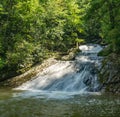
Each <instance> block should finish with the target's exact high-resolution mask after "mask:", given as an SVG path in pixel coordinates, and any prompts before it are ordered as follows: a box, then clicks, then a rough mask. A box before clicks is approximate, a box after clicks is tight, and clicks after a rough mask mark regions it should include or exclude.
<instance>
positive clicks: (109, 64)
mask: <svg viewBox="0 0 120 117" xmlns="http://www.w3.org/2000/svg"><path fill="white" fill-rule="evenodd" d="M99 79H100V82H101V83H102V84H103V86H102V87H103V88H104V89H105V91H107V92H112V93H119V94H120V55H116V54H111V55H109V56H108V57H107V58H106V59H105V60H104V61H103V66H102V68H101V70H100V74H99Z"/></svg>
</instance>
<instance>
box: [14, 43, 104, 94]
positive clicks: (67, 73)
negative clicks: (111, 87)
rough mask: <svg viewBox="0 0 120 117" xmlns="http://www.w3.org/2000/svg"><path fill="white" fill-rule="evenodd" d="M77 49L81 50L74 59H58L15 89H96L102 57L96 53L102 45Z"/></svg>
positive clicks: (84, 90)
mask: <svg viewBox="0 0 120 117" xmlns="http://www.w3.org/2000/svg"><path fill="white" fill-rule="evenodd" d="M79 49H80V50H81V52H79V53H78V55H76V57H75V60H74V61H58V62H57V63H55V64H53V65H51V66H49V67H48V68H45V69H44V70H43V72H41V73H39V74H38V75H37V76H36V78H34V79H33V80H30V81H27V82H26V83H24V84H22V85H21V86H19V87H17V88H16V89H19V90H39V91H50V92H54V91H61V92H96V91H98V87H99V82H98V80H97V69H99V68H100V65H101V60H102V58H101V57H99V56H97V54H98V52H99V51H101V50H102V47H101V46H100V45H98V44H87V45H81V46H80V47H79Z"/></svg>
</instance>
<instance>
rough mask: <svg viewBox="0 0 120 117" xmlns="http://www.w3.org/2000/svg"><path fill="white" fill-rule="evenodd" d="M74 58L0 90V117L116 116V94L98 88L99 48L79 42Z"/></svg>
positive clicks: (118, 102)
mask: <svg viewBox="0 0 120 117" xmlns="http://www.w3.org/2000/svg"><path fill="white" fill-rule="evenodd" d="M79 48H80V50H81V51H82V52H80V53H78V55H77V56H76V57H75V60H73V61H58V62H57V63H55V64H53V65H51V66H49V67H48V68H45V69H44V70H43V72H41V73H39V74H37V76H35V77H34V78H33V79H31V80H30V81H27V82H25V83H23V84H22V85H21V86H19V87H16V88H15V89H12V90H10V89H1V90H0V117H119V115H120V108H119V107H120V98H119V96H115V95H111V94H105V93H102V92H101V90H100V87H101V84H100V83H99V81H98V75H97V73H98V70H99V69H100V67H101V61H102V59H103V58H102V57H99V56H97V54H98V52H99V51H101V50H102V47H101V46H100V45H97V44H88V45H82V46H80V47H79Z"/></svg>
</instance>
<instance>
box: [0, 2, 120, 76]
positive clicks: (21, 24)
mask: <svg viewBox="0 0 120 117" xmlns="http://www.w3.org/2000/svg"><path fill="white" fill-rule="evenodd" d="M119 5H120V4H119V0H114V1H113V0H110V1H105V0H96V1H93V0H1V1H0V74H1V75H2V73H3V72H4V73H5V72H7V75H6V76H7V77H9V74H12V76H14V75H16V74H18V73H21V72H25V71H26V70H28V69H29V68H30V67H31V66H32V65H34V64H36V63H38V62H42V60H43V59H45V58H48V57H49V56H50V54H51V53H53V52H57V51H60V52H67V50H68V49H69V48H71V47H73V46H75V45H76V43H77V47H78V46H79V44H80V43H84V40H83V39H84V38H85V39H86V38H87V39H88V40H90V41H91V39H98V38H101V39H102V40H103V42H105V43H108V44H110V45H111V49H112V50H111V52H116V53H119V52H120V51H119V50H120V46H119V45H120V33H119V30H120V24H119V23H120V22H119V21H120V15H119V14H120V8H119ZM11 72H12V73H11ZM1 77H2V76H1Z"/></svg>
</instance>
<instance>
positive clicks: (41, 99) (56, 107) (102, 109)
mask: <svg viewBox="0 0 120 117" xmlns="http://www.w3.org/2000/svg"><path fill="white" fill-rule="evenodd" d="M0 117H120V97H119V96H114V95H111V94H100V93H94V94H91V93H84V94H81V93H80V94H79V93H74V94H72V93H66V92H54V93H53V92H39V91H13V90H9V89H0Z"/></svg>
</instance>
